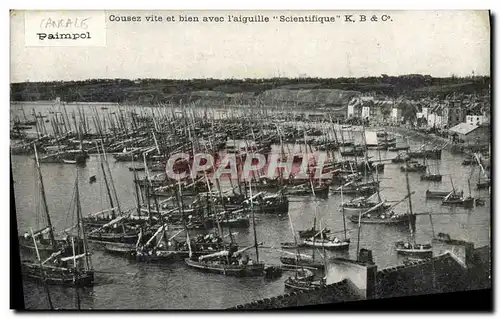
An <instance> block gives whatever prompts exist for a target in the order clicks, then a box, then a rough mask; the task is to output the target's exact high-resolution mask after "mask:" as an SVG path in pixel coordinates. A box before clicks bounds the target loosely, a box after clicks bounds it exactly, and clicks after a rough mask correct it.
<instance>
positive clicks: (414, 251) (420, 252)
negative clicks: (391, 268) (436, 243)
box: [395, 242, 432, 257]
mask: <svg viewBox="0 0 500 319" xmlns="http://www.w3.org/2000/svg"><path fill="white" fill-rule="evenodd" d="M406 245H407V246H406V247H405V243H404V242H397V243H396V245H395V249H396V252H397V253H398V254H400V255H409V256H420V257H426V256H432V246H431V245H420V244H417V245H416V247H410V246H411V245H408V244H406Z"/></svg>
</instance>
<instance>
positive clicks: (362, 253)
mask: <svg viewBox="0 0 500 319" xmlns="http://www.w3.org/2000/svg"><path fill="white" fill-rule="evenodd" d="M359 262H361V263H366V264H373V256H372V251H371V250H368V249H364V248H361V249H360V250H359Z"/></svg>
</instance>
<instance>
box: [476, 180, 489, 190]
mask: <svg viewBox="0 0 500 319" xmlns="http://www.w3.org/2000/svg"><path fill="white" fill-rule="evenodd" d="M476 187H477V189H488V188H490V181H489V180H486V181H480V182H478V183H477V184H476Z"/></svg>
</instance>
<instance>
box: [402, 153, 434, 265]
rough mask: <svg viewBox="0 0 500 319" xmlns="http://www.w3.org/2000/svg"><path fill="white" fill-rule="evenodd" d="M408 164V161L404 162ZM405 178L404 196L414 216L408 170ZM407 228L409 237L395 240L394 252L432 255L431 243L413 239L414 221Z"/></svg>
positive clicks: (422, 255)
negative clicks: (422, 242)
mask: <svg viewBox="0 0 500 319" xmlns="http://www.w3.org/2000/svg"><path fill="white" fill-rule="evenodd" d="M405 164H406V165H408V162H406V163H405ZM405 178H406V189H407V191H408V195H407V196H406V197H407V198H408V208H409V214H410V217H414V216H415V215H414V214H413V206H412V201H411V195H412V192H411V191H410V181H409V178H408V170H406V172H405ZM408 229H409V233H410V234H409V235H410V236H409V239H408V240H407V241H402V240H401V241H397V242H396V243H395V244H394V247H395V249H396V252H397V253H398V254H401V255H411V256H418V257H428V256H432V245H431V244H420V243H417V242H416V240H415V222H412V223H410V224H409V225H408Z"/></svg>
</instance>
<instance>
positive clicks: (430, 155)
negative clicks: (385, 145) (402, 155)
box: [408, 150, 441, 160]
mask: <svg viewBox="0 0 500 319" xmlns="http://www.w3.org/2000/svg"><path fill="white" fill-rule="evenodd" d="M408 155H409V156H411V157H413V158H427V159H437V160H440V159H441V150H428V151H420V152H408Z"/></svg>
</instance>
